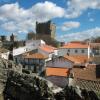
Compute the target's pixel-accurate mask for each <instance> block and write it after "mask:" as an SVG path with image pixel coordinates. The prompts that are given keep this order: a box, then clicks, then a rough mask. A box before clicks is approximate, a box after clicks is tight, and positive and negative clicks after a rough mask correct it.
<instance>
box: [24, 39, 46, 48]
mask: <svg viewBox="0 0 100 100" xmlns="http://www.w3.org/2000/svg"><path fill="white" fill-rule="evenodd" d="M41 45H45V42H44V41H43V40H28V41H26V46H36V47H38V46H41Z"/></svg>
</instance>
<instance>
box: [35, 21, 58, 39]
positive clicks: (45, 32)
mask: <svg viewBox="0 0 100 100" xmlns="http://www.w3.org/2000/svg"><path fill="white" fill-rule="evenodd" d="M55 33H56V25H55V24H54V23H52V22H51V21H48V22H45V23H38V22H36V34H37V35H38V37H44V38H47V37H48V38H52V39H55Z"/></svg>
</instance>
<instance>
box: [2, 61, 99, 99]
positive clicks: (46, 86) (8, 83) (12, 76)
mask: <svg viewBox="0 0 100 100" xmlns="http://www.w3.org/2000/svg"><path fill="white" fill-rule="evenodd" d="M21 69H22V68H21V66H20V65H19V66H18V65H16V64H14V63H13V62H12V61H6V60H3V59H0V100H99V99H98V98H97V96H96V95H95V93H93V92H92V91H91V92H88V91H86V90H83V91H80V90H79V89H78V88H76V87H68V86H66V88H65V89H61V88H58V87H56V86H54V85H53V84H52V83H51V82H49V81H47V80H45V79H44V78H41V77H39V76H37V75H36V74H32V75H27V74H25V73H22V71H21ZM92 95H93V96H92Z"/></svg>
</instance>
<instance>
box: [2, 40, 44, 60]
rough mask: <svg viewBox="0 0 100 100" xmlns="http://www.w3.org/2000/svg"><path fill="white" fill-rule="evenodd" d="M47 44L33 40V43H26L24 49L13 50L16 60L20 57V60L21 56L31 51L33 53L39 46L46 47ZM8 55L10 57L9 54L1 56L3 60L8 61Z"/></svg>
mask: <svg viewBox="0 0 100 100" xmlns="http://www.w3.org/2000/svg"><path fill="white" fill-rule="evenodd" d="M44 44H45V42H44V41H43V40H32V41H27V42H26V46H24V47H19V48H17V49H13V56H14V57H15V58H16V57H17V58H18V57H19V59H21V58H20V55H22V54H24V53H26V52H29V51H32V50H35V49H38V47H39V46H41V45H44ZM8 55H9V52H7V53H3V54H2V55H1V57H2V58H4V59H8Z"/></svg>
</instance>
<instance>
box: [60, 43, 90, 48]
mask: <svg viewBox="0 0 100 100" xmlns="http://www.w3.org/2000/svg"><path fill="white" fill-rule="evenodd" d="M60 48H68V49H73V48H80V49H83V48H88V44H85V43H80V42H70V43H67V44H65V45H64V46H62V47H60Z"/></svg>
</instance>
